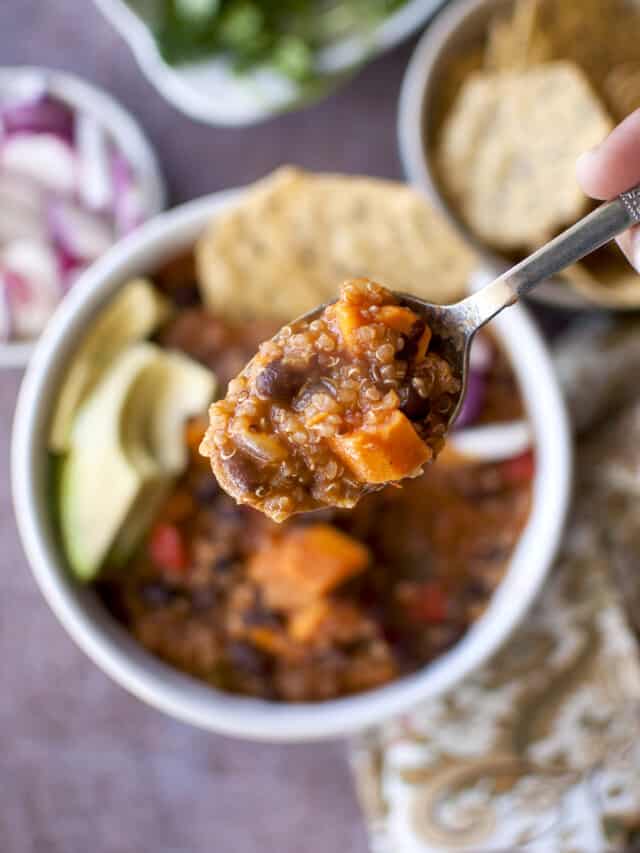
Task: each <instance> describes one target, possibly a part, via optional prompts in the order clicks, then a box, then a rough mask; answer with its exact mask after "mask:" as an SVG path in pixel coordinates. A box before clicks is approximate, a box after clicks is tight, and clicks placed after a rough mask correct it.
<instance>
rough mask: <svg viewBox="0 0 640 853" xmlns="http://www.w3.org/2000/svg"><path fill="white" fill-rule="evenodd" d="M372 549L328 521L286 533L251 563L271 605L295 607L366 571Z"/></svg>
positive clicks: (277, 607) (252, 569) (307, 602)
mask: <svg viewBox="0 0 640 853" xmlns="http://www.w3.org/2000/svg"><path fill="white" fill-rule="evenodd" d="M368 562H369V551H368V549H367V548H366V547H365V546H364V545H361V544H360V542H357V541H356V540H355V539H352V538H351V537H350V536H347V535H346V534H345V533H341V532H340V531H339V530H336V528H335V527H332V526H331V525H329V524H313V525H310V526H309V527H304V528H298V529H294V530H291V531H288V532H286V533H285V534H284V535H283V536H282V537H280V538H279V539H276V540H275V541H274V542H272V543H271V544H270V545H268V546H266V547H265V548H262V549H261V550H260V551H258V552H257V553H256V554H254V556H253V557H252V558H251V560H250V562H249V576H250V577H251V578H252V580H254V581H255V582H256V583H257V584H258V585H259V586H260V587H261V588H262V592H263V594H264V597H265V601H266V603H267V605H268V606H269V607H273V608H275V609H277V610H293V609H296V608H299V607H304V606H305V605H307V604H309V603H311V602H313V601H317V600H318V599H319V598H322V596H324V595H326V594H327V593H328V592H330V591H331V590H333V589H335V588H336V587H337V586H339V585H340V584H342V583H344V582H345V581H347V580H349V578H351V577H353V576H354V575H356V574H358V573H359V572H361V571H363V570H364V569H365V568H366V566H367V563H368Z"/></svg>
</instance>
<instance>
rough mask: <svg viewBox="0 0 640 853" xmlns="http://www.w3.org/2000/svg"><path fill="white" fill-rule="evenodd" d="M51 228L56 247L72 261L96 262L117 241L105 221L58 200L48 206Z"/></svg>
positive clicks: (62, 200)
mask: <svg viewBox="0 0 640 853" xmlns="http://www.w3.org/2000/svg"><path fill="white" fill-rule="evenodd" d="M49 226H50V229H51V236H52V237H53V241H54V244H55V246H56V247H59V248H60V249H61V251H62V252H64V253H65V254H66V255H68V256H69V259H70V260H71V261H74V260H75V261H77V262H82V261H95V260H96V258H99V257H100V255H102V254H104V253H105V252H106V251H107V249H108V248H109V247H110V246H111V245H112V243H113V240H114V234H113V229H112V228H111V227H110V226H109V224H108V223H107V222H106V220H105V219H104V218H103V217H101V216H98V215H97V214H95V213H92V212H91V211H88V210H86V209H84V208H82V207H80V206H79V205H77V204H74V203H73V202H71V201H67V200H66V199H55V200H54V201H52V202H51V204H50V206H49Z"/></svg>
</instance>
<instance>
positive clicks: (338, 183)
mask: <svg viewBox="0 0 640 853" xmlns="http://www.w3.org/2000/svg"><path fill="white" fill-rule="evenodd" d="M197 263H198V272H199V280H200V285H201V290H202V294H203V299H204V301H205V304H206V305H208V306H209V307H210V308H211V309H212V310H214V311H216V312H218V313H221V314H222V315H224V316H229V317H235V318H246V317H257V316H261V317H264V316H268V317H273V318H276V319H279V320H288V319H291V318H293V317H296V316H298V315H300V314H303V313H305V312H306V311H309V310H311V309H312V308H314V307H315V306H316V305H319V304H321V303H323V302H326V301H327V300H329V299H332V298H334V297H335V296H336V294H337V289H338V287H339V285H340V284H341V283H342V282H343V281H344V280H345V279H347V278H357V277H361V276H366V277H371V278H373V279H375V280H378V281H382V282H384V283H385V285H386V286H388V287H390V288H391V289H394V290H406V291H411V292H412V293H415V294H417V295H419V296H422V297H424V298H427V299H429V300H431V301H434V302H449V301H454V300H455V299H457V298H459V297H460V296H461V295H463V294H464V292H465V290H466V284H467V280H468V278H469V274H470V272H471V270H472V269H473V267H474V265H475V256H474V255H473V253H472V252H471V251H470V250H469V249H468V248H467V247H466V246H465V245H464V243H463V242H462V240H461V239H460V238H459V237H458V236H457V235H456V234H455V233H454V232H453V230H452V229H451V227H450V226H449V225H448V224H447V223H446V222H445V221H444V220H443V219H442V217H440V216H439V215H438V214H436V213H435V212H434V211H433V210H432V209H431V207H430V206H429V205H428V204H427V202H426V201H425V200H424V199H423V198H422V196H420V195H419V194H418V193H416V192H415V191H414V190H412V189H410V188H409V187H407V186H405V185H403V184H399V183H393V182H391V181H382V180H377V179H374V178H364V177H347V176H342V175H316V174H312V173H309V172H304V171H301V170H298V169H293V168H283V169H280V170H278V171H276V172H275V173H274V174H273V175H271V176H270V177H268V178H266V179H265V180H263V181H260V182H259V183H258V184H256V185H255V186H254V187H252V188H250V189H249V190H248V191H247V192H246V194H245V195H244V196H243V198H242V199H241V201H240V202H239V204H238V205H237V206H236V207H234V208H233V209H232V210H231V211H229V212H228V213H227V214H225V215H223V216H220V217H217V218H216V219H215V220H214V221H213V222H212V223H211V226H210V227H209V228H208V229H207V231H206V233H205V234H204V235H203V237H202V238H201V239H200V241H199V243H198V246H197Z"/></svg>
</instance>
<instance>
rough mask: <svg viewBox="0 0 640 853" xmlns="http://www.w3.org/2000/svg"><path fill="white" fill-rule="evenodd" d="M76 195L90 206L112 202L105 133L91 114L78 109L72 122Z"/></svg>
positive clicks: (107, 205) (94, 208)
mask: <svg viewBox="0 0 640 853" xmlns="http://www.w3.org/2000/svg"><path fill="white" fill-rule="evenodd" d="M74 138H75V144H76V149H77V152H78V168H79V176H78V177H79V193H80V199H81V200H82V201H83V202H84V204H86V205H87V207H88V208H90V209H91V210H106V209H107V208H108V207H110V206H111V205H112V204H113V202H114V185H113V183H112V181H111V174H110V164H109V151H108V143H107V134H106V133H105V131H104V128H103V127H102V126H101V125H100V124H99V123H98V122H97V121H96V120H95V119H94V118H93V117H92V116H89V115H85V114H83V113H79V114H78V116H77V118H76V124H75V137H74Z"/></svg>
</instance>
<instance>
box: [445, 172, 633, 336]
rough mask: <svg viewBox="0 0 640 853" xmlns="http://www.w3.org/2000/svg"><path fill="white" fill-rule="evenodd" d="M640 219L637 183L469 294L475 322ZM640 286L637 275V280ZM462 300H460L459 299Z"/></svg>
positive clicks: (487, 318) (480, 321)
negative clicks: (484, 285)
mask: <svg viewBox="0 0 640 853" xmlns="http://www.w3.org/2000/svg"><path fill="white" fill-rule="evenodd" d="M638 223H640V185H639V186H637V187H634V188H633V189H631V190H628V191H627V192H624V193H622V194H621V195H619V196H618V197H617V198H615V199H614V200H613V201H608V202H605V203H604V204H601V205H600V206H599V207H596V209H595V210H593V211H592V212H591V213H589V214H588V215H587V216H585V217H584V218H583V219H580V220H579V221H578V222H576V224H575V225H572V226H571V227H570V228H567V230H566V231H563V232H562V234H558V236H557V237H554V238H553V240H550V241H549V242H548V243H546V244H545V245H544V246H542V247H541V248H540V249H538V250H537V251H535V252H534V253H533V254H532V255H529V256H528V257H527V258H525V259H524V260H523V261H520V263H518V264H516V265H515V266H514V267H511V269H509V270H507V271H506V272H505V273H503V274H502V275H501V276H500V277H499V278H497V279H496V280H495V281H493V282H491V284H488V285H487V286H486V287H484V288H483V289H482V290H479V291H478V292H477V293H475V294H474V295H473V296H470V297H469V298H468V300H465V302H468V303H469V307H471V303H473V309H474V311H473V313H474V314H475V317H474V322H475V324H476V325H482V324H483V323H486V322H487V320H490V319H491V317H494V316H495V315H496V314H497V313H498V312H499V311H501V310H502V309H503V308H506V307H507V306H508V305H513V303H514V302H515V301H516V300H517V299H518V297H519V296H524V295H525V294H526V293H528V292H529V291H530V290H533V288H534V287H536V286H537V285H538V284H541V283H542V282H543V281H545V280H546V279H548V278H551V276H554V275H556V273H559V272H560V271H561V270H563V269H566V267H568V266H571V264H574V263H575V262H576V261H579V260H580V259H581V258H584V257H585V255H588V254H590V253H591V252H594V251H595V250H596V249H599V248H600V246H604V244H605V243H608V242H609V241H610V240H612V239H613V238H614V237H616V236H617V235H618V234H621V233H622V232H623V231H625V230H626V229H627V228H629V227H630V226H631V225H636V224H638ZM638 287H639V288H640V279H639V280H638ZM461 304H462V303H461Z"/></svg>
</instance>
